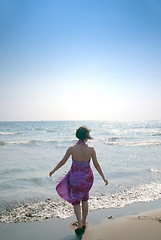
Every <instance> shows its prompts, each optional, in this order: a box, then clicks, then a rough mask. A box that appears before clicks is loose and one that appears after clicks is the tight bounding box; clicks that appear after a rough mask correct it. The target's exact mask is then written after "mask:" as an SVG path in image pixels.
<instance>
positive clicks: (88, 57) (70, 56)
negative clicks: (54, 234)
mask: <svg viewBox="0 0 161 240" xmlns="http://www.w3.org/2000/svg"><path fill="white" fill-rule="evenodd" d="M41 120H44V121H47V120H49V121H50V120H107V121H141V120H161V0H59V1H58V0H27V1H23V0H0V121H41Z"/></svg>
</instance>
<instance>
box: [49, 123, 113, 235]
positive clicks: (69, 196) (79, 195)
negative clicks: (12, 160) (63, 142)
mask: <svg viewBox="0 0 161 240" xmlns="http://www.w3.org/2000/svg"><path fill="white" fill-rule="evenodd" d="M89 132H90V131H89V129H88V128H86V127H80V128H79V129H77V131H76V137H77V138H78V139H79V141H78V142H77V143H76V144H75V145H74V146H72V147H69V148H68V150H67V151H66V154H65V155H64V157H63V159H62V160H61V161H60V162H59V163H58V164H57V166H56V167H55V168H54V169H53V170H52V171H51V172H50V173H49V176H50V177H51V176H52V174H53V173H55V171H57V170H58V169H59V168H61V167H62V166H63V165H64V164H65V163H66V161H67V160H68V159H69V157H70V156H72V166H71V169H70V171H69V172H68V173H67V174H66V176H65V177H64V178H63V179H61V180H60V182H59V183H58V185H57V186H56V190H57V192H58V194H59V195H60V196H61V197H62V198H63V199H64V200H67V201H68V202H69V203H71V204H72V205H73V207H74V213H75V215H76V218H77V221H78V228H77V229H76V230H75V232H76V234H79V233H80V232H81V231H83V230H84V229H85V228H86V218H87V214H88V199H89V190H90V189H91V187H92V185H93V172H92V169H91V167H90V160H91V159H92V161H93V164H94V167H95V168H96V169H97V171H98V173H99V174H100V175H101V177H102V179H103V180H104V182H105V184H106V185H107V184H108V180H107V179H106V178H105V176H104V174H103V172H102V169H101V167H100V165H99V163H98V161H97V157H96V152H95V150H94V148H93V147H90V146H88V145H87V141H88V139H92V137H91V136H90V134H89ZM80 201H82V218H81V207H80Z"/></svg>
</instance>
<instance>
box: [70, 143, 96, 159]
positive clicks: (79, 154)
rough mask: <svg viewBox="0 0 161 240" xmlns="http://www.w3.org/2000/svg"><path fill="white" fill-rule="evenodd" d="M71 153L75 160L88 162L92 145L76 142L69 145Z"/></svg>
mask: <svg viewBox="0 0 161 240" xmlns="http://www.w3.org/2000/svg"><path fill="white" fill-rule="evenodd" d="M71 155H72V158H73V159H74V160H75V161H79V162H88V161H90V159H91V156H92V147H89V146H88V145H87V144H76V145H74V146H73V147H71Z"/></svg>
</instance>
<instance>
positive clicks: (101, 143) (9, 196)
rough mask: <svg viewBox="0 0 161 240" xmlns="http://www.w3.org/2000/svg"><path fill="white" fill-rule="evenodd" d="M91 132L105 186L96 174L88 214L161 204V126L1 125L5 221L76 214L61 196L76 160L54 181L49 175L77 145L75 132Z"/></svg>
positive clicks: (0, 195) (0, 193) (1, 217)
mask: <svg viewBox="0 0 161 240" xmlns="http://www.w3.org/2000/svg"><path fill="white" fill-rule="evenodd" d="M83 125H85V126H87V127H89V128H90V129H91V136H92V137H93V138H94V140H92V141H91V140H90V141H89V142H88V145H91V146H93V147H94V148H95V150H96V153H97V158H98V161H99V163H100V165H101V167H102V170H103V172H104V175H105V176H106V177H107V179H108V180H109V185H108V186H105V185H104V182H103V180H102V179H101V177H100V175H99V174H98V173H97V171H96V169H95V168H94V166H93V164H92V161H91V167H92V169H93V172H94V176H95V180H94V185H93V187H92V189H91V191H90V199H89V208H90V210H93V209H101V208H121V207H124V206H125V205H127V204H131V203H135V202H140V201H141V202H149V201H153V200H155V199H160V198H161V121H149V122H105V121H50V122H44V121H40V122H0V221H1V222H20V221H39V220H42V219H46V218H51V217H61V218H66V217H69V216H71V215H72V214H73V209H72V206H71V204H69V203H67V202H66V201H63V200H62V199H61V198H60V197H59V196H58V195H57V193H56V190H55V186H56V184H57V182H58V181H59V179H60V178H61V177H62V176H64V175H65V173H66V172H68V170H69V169H70V166H71V158H70V159H69V160H68V161H67V163H66V164H65V165H64V166H63V167H62V168H61V169H59V170H58V171H57V172H55V174H54V175H53V176H52V178H49V176H48V174H49V172H50V171H51V170H52V169H53V168H54V167H55V165H56V164H57V163H58V162H59V161H60V160H61V159H62V158H63V156H64V154H65V152H66V150H67V149H68V147H70V146H72V145H74V144H75V143H76V142H77V139H76V137H75V132H76V129H77V128H78V127H80V126H83Z"/></svg>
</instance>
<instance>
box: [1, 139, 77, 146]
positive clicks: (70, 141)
mask: <svg viewBox="0 0 161 240" xmlns="http://www.w3.org/2000/svg"><path fill="white" fill-rule="evenodd" d="M75 142H76V140H62V141H57V140H34V139H33V140H30V141H11V142H4V141H1V142H0V146H4V145H39V144H50V143H51V144H55V145H61V144H69V143H70V144H74V143H75Z"/></svg>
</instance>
